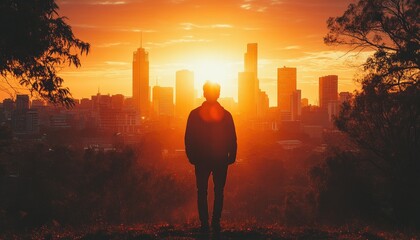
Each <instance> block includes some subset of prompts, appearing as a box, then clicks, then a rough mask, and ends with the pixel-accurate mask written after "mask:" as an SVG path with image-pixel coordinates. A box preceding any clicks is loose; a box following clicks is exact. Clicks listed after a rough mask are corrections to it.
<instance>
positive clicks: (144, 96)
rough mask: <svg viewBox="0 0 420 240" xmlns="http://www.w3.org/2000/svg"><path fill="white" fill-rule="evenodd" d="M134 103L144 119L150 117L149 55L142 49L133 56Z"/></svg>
mask: <svg viewBox="0 0 420 240" xmlns="http://www.w3.org/2000/svg"><path fill="white" fill-rule="evenodd" d="M133 103H134V107H135V109H136V110H137V111H138V112H139V113H140V116H141V117H142V118H146V117H148V114H149V108H150V97H149V53H148V52H146V50H145V49H144V48H142V47H140V48H138V49H137V51H135V52H134V54H133Z"/></svg>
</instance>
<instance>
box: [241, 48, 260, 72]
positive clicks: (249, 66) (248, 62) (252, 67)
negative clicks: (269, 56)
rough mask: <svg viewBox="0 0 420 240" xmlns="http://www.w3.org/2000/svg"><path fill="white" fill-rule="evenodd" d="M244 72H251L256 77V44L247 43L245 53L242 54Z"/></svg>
mask: <svg viewBox="0 0 420 240" xmlns="http://www.w3.org/2000/svg"><path fill="white" fill-rule="evenodd" d="M244 62H245V72H253V73H254V76H255V78H257V77H258V44H257V43H248V45H247V51H246V53H245V54H244Z"/></svg>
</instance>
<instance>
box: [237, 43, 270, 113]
mask: <svg viewBox="0 0 420 240" xmlns="http://www.w3.org/2000/svg"><path fill="white" fill-rule="evenodd" d="M261 94H262V93H261V90H260V87H259V81H258V44H257V43H248V45H247V52H246V53H245V54H244V72H240V73H239V74H238V105H239V112H240V114H241V115H242V116H244V117H246V118H253V117H255V116H257V114H259V115H264V114H265V112H264V111H265V108H264V107H263V106H262V105H263V103H262V102H261V101H260V99H263V97H262V98H260V96H262V95H261Z"/></svg>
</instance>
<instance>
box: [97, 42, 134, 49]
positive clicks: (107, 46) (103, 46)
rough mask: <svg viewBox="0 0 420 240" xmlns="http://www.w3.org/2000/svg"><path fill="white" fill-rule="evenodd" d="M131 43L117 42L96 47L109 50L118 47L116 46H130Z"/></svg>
mask: <svg viewBox="0 0 420 240" xmlns="http://www.w3.org/2000/svg"><path fill="white" fill-rule="evenodd" d="M129 44H130V43H128V42H115V43H103V44H99V45H97V46H96V47H98V48H109V47H116V46H121V45H129Z"/></svg>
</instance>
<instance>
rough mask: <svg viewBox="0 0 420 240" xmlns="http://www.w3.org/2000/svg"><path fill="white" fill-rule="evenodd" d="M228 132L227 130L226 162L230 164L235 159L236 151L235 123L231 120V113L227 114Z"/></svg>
mask: <svg viewBox="0 0 420 240" xmlns="http://www.w3.org/2000/svg"><path fill="white" fill-rule="evenodd" d="M228 132H229V157H228V164H232V163H234V162H235V160H236V151H237V148H238V145H237V142H236V130H235V123H234V122H233V118H232V115H231V114H229V121H228Z"/></svg>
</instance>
